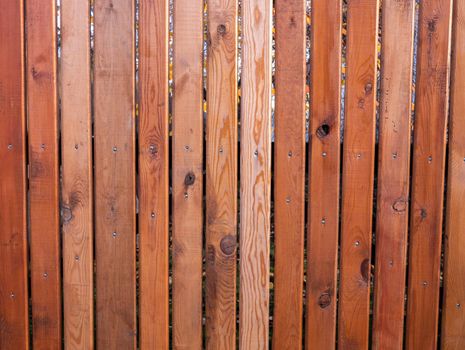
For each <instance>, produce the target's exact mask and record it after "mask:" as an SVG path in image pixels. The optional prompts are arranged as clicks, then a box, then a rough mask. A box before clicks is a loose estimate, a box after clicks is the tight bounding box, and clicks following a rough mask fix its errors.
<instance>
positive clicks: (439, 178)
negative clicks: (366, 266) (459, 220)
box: [406, 0, 452, 349]
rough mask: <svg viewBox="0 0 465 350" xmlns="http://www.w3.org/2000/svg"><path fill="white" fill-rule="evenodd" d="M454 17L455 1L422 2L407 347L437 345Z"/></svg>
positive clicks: (411, 212)
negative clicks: (451, 38)
mask: <svg viewBox="0 0 465 350" xmlns="http://www.w3.org/2000/svg"><path fill="white" fill-rule="evenodd" d="M451 13H452V1H451V0H425V1H422V2H421V4H420V14H419V19H418V27H419V28H418V30H419V32H418V58H417V59H418V63H417V83H416V102H415V105H416V106H415V108H416V110H415V125H414V127H415V129H414V131H415V133H414V138H413V140H414V152H413V173H412V204H411V210H410V241H409V273H408V303H407V337H406V347H407V349H434V348H436V346H437V333H438V310H439V284H440V266H441V237H442V218H443V197H444V168H445V150H446V147H445V144H446V137H445V136H446V125H447V113H448V95H449V94H448V90H449V60H450V57H449V55H450V50H449V49H450V30H451Z"/></svg>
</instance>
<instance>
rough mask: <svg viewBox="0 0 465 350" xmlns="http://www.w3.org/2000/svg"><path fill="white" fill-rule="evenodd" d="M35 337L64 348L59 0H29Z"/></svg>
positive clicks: (42, 345)
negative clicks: (60, 206)
mask: <svg viewBox="0 0 465 350" xmlns="http://www.w3.org/2000/svg"><path fill="white" fill-rule="evenodd" d="M26 14H27V15H26V32H27V45H26V46H27V75H26V77H27V111H28V130H29V191H30V192H29V200H30V204H29V208H30V253H31V291H32V326H33V330H32V336H33V345H34V348H35V349H60V348H61V346H62V329H61V328H62V320H61V317H62V308H61V293H62V290H61V268H60V265H61V256H60V217H59V215H60V209H59V188H60V187H59V177H58V174H59V165H58V113H57V112H58V108H57V75H56V68H57V58H56V55H57V51H56V10H55V1H54V0H47V1H43V0H27V1H26Z"/></svg>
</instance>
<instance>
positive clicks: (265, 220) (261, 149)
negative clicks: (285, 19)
mask: <svg viewBox="0 0 465 350" xmlns="http://www.w3.org/2000/svg"><path fill="white" fill-rule="evenodd" d="M271 16H272V2H271V1H270V0H265V1H262V0H244V1H243V2H242V76H241V86H242V100H241V163H240V166H241V171H240V176H241V189H240V196H241V197H240V198H241V204H240V207H241V213H240V223H241V224H240V256H241V261H240V305H239V326H240V328H239V347H240V348H241V349H244V350H246V349H268V343H269V340H268V337H269V325H268V323H269V310H268V308H269V276H270V199H271V198H270V197H271V39H272V38H271V26H272V17H271Z"/></svg>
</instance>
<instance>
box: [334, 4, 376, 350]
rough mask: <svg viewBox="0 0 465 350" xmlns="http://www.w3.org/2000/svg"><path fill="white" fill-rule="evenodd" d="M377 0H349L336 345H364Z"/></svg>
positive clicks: (367, 290)
mask: <svg viewBox="0 0 465 350" xmlns="http://www.w3.org/2000/svg"><path fill="white" fill-rule="evenodd" d="M378 7H379V1H378V0H376V1H373V0H361V1H351V2H349V3H348V13H347V81H346V84H347V86H346V89H347V90H346V97H345V98H346V101H345V107H346V109H345V120H344V124H345V125H344V151H343V159H344V160H343V162H344V163H343V172H342V220H341V253H340V254H341V267H340V270H341V276H340V279H341V280H340V281H341V282H340V291H339V302H340V307H339V318H338V327H339V330H338V347H339V348H340V349H367V348H368V334H369V311H370V269H371V261H370V258H371V236H372V211H373V173H374V154H375V128H376V116H375V114H376V61H377V52H376V51H377V50H376V48H377V38H378V35H377V34H378Z"/></svg>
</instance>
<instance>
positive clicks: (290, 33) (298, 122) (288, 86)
mask: <svg viewBox="0 0 465 350" xmlns="http://www.w3.org/2000/svg"><path fill="white" fill-rule="evenodd" d="M275 6H276V7H275V13H276V39H275V40H276V73H275V86H276V93H275V95H276V110H275V156H274V157H275V164H274V174H275V182H274V203H275V207H274V208H275V210H274V227H275V265H274V287H275V289H274V313H273V348H275V349H300V348H301V347H302V328H303V313H302V312H303V310H302V307H303V306H302V304H303V266H304V229H305V112H306V111H305V78H306V64H305V49H306V41H305V38H306V36H305V35H306V12H305V1H300V0H293V1H283V0H278V1H276V3H275ZM290 252H292V254H290Z"/></svg>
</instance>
